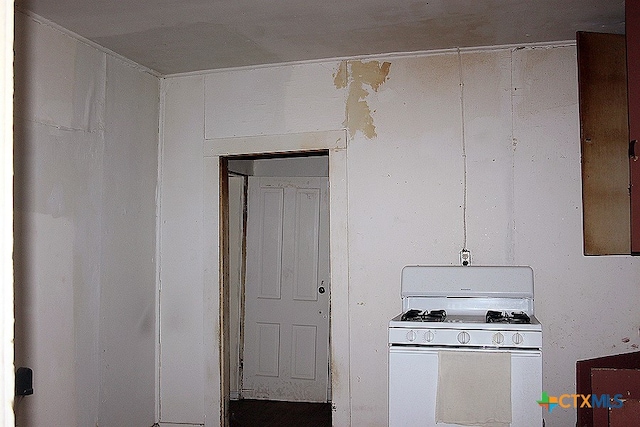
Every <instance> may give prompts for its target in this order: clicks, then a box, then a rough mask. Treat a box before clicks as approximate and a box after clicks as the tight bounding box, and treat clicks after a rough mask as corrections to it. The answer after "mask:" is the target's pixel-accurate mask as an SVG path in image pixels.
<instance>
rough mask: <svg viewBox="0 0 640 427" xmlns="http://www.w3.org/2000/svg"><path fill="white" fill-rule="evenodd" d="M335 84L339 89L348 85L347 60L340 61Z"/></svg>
mask: <svg viewBox="0 0 640 427" xmlns="http://www.w3.org/2000/svg"><path fill="white" fill-rule="evenodd" d="M333 84H334V85H335V86H336V88H337V89H344V88H345V87H347V61H342V62H340V66H339V67H338V70H337V71H336V72H335V74H334V75H333Z"/></svg>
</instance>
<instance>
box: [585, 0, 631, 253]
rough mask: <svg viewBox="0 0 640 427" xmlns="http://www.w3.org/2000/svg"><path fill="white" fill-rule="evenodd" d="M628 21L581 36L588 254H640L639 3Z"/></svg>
mask: <svg viewBox="0 0 640 427" xmlns="http://www.w3.org/2000/svg"><path fill="white" fill-rule="evenodd" d="M625 20H626V34H625V35H620V34H602V33H588V32H578V33H577V37H576V38H577V46H578V87H579V104H580V148H581V155H582V205H583V206H582V208H583V232H584V253H585V255H629V254H632V255H639V254H640V160H638V156H640V2H638V1H630V0H628V1H627V2H626V9H625ZM635 141H638V142H635Z"/></svg>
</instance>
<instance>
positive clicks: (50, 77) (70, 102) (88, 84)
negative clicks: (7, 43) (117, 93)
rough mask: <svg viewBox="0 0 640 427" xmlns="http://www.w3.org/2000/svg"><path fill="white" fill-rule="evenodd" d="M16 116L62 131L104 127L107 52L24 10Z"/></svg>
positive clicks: (20, 20) (19, 35) (20, 19)
mask: <svg viewBox="0 0 640 427" xmlns="http://www.w3.org/2000/svg"><path fill="white" fill-rule="evenodd" d="M15 19H16V41H15V43H16V46H17V47H18V49H17V50H16V60H15V68H16V77H15V84H16V87H17V88H20V90H17V91H16V101H15V114H16V115H18V116H20V117H23V118H25V119H26V120H29V121H33V122H38V123H43V124H47V125H51V126H55V127H58V128H64V129H74V130H82V131H87V132H95V131H97V130H100V129H102V128H103V126H102V119H103V116H104V112H103V109H104V102H103V100H104V64H103V62H104V57H105V55H104V53H102V52H99V51H98V50H96V49H94V48H91V47H89V46H87V45H85V44H83V43H80V42H78V41H77V40H75V39H73V38H72V37H69V36H68V35H67V34H63V33H61V32H59V31H56V30H54V29H53V28H51V27H49V26H47V25H44V24H41V23H39V22H36V21H34V20H33V19H32V18H30V17H26V16H25V15H24V14H22V13H20V12H18V13H16V14H15Z"/></svg>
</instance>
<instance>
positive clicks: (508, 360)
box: [389, 265, 542, 427]
mask: <svg viewBox="0 0 640 427" xmlns="http://www.w3.org/2000/svg"><path fill="white" fill-rule="evenodd" d="M401 280H402V282H401V290H402V296H401V299H402V313H401V314H399V315H398V316H396V317H394V318H393V319H391V321H390V322H389V425H390V426H402V425H412V424H411V423H416V424H417V423H419V425H421V426H434V427H435V426H436V423H437V426H438V427H441V426H456V425H480V426H482V425H490V424H491V425H502V426H512V427H531V426H541V425H542V408H541V407H540V406H539V405H538V404H537V401H536V400H537V399H540V395H541V392H542V326H541V325H540V322H538V320H537V319H536V317H535V313H534V299H533V270H532V269H531V268H530V267H526V266H424V265H413V266H406V267H404V269H403V270H402V279H401ZM407 384H420V387H418V388H417V389H415V390H414V391H413V392H412V393H410V394H407V393H406V390H407ZM474 405H475V406H476V407H474Z"/></svg>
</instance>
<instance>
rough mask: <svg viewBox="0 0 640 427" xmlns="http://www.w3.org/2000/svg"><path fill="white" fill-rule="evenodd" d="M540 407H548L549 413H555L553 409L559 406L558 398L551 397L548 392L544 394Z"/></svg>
mask: <svg viewBox="0 0 640 427" xmlns="http://www.w3.org/2000/svg"><path fill="white" fill-rule="evenodd" d="M538 405H540V406H542V407H544V406H546V407H547V411H549V412H551V411H553V408H555V407H556V406H558V398H557V397H556V396H549V394H548V393H547V392H546V391H543V392H542V398H541V399H540V400H538Z"/></svg>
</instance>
